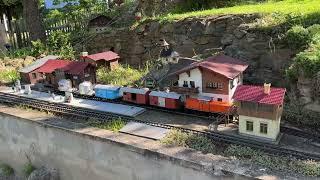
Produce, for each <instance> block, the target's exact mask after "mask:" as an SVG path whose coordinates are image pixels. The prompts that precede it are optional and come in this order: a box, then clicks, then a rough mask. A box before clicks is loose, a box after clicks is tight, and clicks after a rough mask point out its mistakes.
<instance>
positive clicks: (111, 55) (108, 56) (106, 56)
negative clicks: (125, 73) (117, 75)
mask: <svg viewBox="0 0 320 180" xmlns="http://www.w3.org/2000/svg"><path fill="white" fill-rule="evenodd" d="M84 58H88V59H91V60H94V61H99V60H105V61H112V60H116V59H119V58H120V56H119V55H118V54H117V53H115V52H112V51H107V52H102V53H97V54H91V55H88V56H84Z"/></svg>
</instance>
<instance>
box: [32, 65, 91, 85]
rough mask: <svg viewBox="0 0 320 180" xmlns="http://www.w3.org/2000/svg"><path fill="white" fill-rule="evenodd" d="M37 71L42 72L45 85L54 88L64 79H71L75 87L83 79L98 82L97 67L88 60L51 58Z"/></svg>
mask: <svg viewBox="0 0 320 180" xmlns="http://www.w3.org/2000/svg"><path fill="white" fill-rule="evenodd" d="M36 72H37V73H40V74H42V76H43V78H44V80H43V83H44V85H46V86H51V87H54V88H57V87H58V82H59V81H60V80H62V79H69V80H70V81H71V83H72V86H73V87H75V88H78V86H79V84H80V83H82V82H83V81H89V82H91V83H93V84H94V83H96V68H95V66H93V65H91V64H90V63H86V62H77V61H66V60H49V61H47V62H46V63H45V64H44V65H42V66H41V67H40V68H39V69H37V70H36Z"/></svg>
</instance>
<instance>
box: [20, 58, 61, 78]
mask: <svg viewBox="0 0 320 180" xmlns="http://www.w3.org/2000/svg"><path fill="white" fill-rule="evenodd" d="M58 58H59V56H52V55H49V56H46V57H43V58H40V59H37V60H36V61H35V62H33V63H32V64H30V65H28V66H26V67H24V68H22V69H20V70H19V73H20V77H21V81H22V83H23V84H37V83H42V82H43V81H44V78H43V76H42V74H41V73H39V72H37V69H38V68H40V67H41V66H43V65H44V64H45V63H46V62H47V61H49V60H56V59H58Z"/></svg>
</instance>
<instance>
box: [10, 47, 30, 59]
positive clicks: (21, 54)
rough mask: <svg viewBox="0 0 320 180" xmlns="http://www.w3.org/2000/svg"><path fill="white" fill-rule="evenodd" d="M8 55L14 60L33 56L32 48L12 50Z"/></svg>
mask: <svg viewBox="0 0 320 180" xmlns="http://www.w3.org/2000/svg"><path fill="white" fill-rule="evenodd" d="M6 55H8V56H9V57H10V58H11V59H13V58H25V57H27V56H33V53H32V50H31V48H21V49H16V50H11V51H10V52H9V54H6Z"/></svg>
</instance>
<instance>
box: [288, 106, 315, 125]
mask: <svg viewBox="0 0 320 180" xmlns="http://www.w3.org/2000/svg"><path fill="white" fill-rule="evenodd" d="M319 116H320V114H319V113H317V112H314V111H308V110H306V109H304V108H303V107H302V106H301V105H294V104H292V103H290V104H288V105H287V106H286V107H285V110H284V112H283V120H285V121H286V122H288V123H291V124H294V125H297V126H303V127H309V128H311V129H315V130H318V127H319V126H320V121H319Z"/></svg>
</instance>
